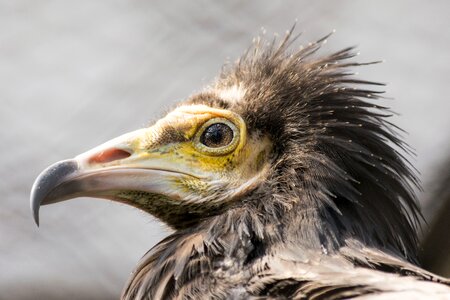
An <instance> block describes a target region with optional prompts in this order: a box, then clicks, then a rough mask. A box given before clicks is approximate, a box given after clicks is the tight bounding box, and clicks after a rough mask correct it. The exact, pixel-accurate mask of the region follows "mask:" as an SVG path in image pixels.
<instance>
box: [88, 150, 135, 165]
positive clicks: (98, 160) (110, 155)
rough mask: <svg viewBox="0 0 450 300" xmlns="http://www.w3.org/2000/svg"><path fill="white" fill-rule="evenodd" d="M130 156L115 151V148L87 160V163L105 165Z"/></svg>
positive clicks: (127, 153)
mask: <svg viewBox="0 0 450 300" xmlns="http://www.w3.org/2000/svg"><path fill="white" fill-rule="evenodd" d="M130 155H131V153H130V152H128V151H125V150H122V149H117V148H111V149H107V150H104V151H101V152H99V153H97V154H95V155H94V156H92V157H91V158H89V163H91V164H105V163H109V162H112V161H115V160H119V159H124V158H127V157H129V156H130Z"/></svg>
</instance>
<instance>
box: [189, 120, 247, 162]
mask: <svg viewBox="0 0 450 300" xmlns="http://www.w3.org/2000/svg"><path fill="white" fill-rule="evenodd" d="M239 137H240V132H239V130H238V128H237V126H236V125H235V124H234V123H232V122H230V121H229V120H227V119H225V118H213V119H210V120H209V121H207V122H206V123H205V124H203V125H202V127H201V128H200V130H199V131H198V132H197V135H196V138H195V146H196V147H197V149H198V150H200V151H201V152H204V153H207V154H211V155H223V154H226V153H230V152H231V151H233V150H234V149H235V148H236V146H237V144H238V142H239Z"/></svg>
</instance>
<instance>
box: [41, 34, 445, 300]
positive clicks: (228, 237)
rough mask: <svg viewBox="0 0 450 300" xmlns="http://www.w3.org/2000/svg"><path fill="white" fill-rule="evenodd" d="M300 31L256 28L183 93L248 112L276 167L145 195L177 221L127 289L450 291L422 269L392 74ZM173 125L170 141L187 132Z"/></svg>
mask: <svg viewBox="0 0 450 300" xmlns="http://www.w3.org/2000/svg"><path fill="white" fill-rule="evenodd" d="M294 40H295V38H292V31H291V32H290V33H289V34H288V35H287V36H286V38H285V39H284V40H283V41H281V42H280V43H279V44H278V42H277V41H275V40H274V41H273V42H272V43H270V44H265V42H264V41H262V40H259V39H258V40H257V41H256V42H255V44H254V45H253V46H252V47H251V48H250V49H249V50H248V51H247V53H246V54H245V55H244V56H243V57H242V58H241V59H240V60H239V61H238V62H237V63H236V64H233V65H230V66H227V67H225V69H224V71H223V72H222V73H221V75H220V76H219V77H218V78H217V80H216V81H215V82H214V83H213V84H212V85H211V86H209V87H208V88H206V89H205V91H204V92H202V93H200V94H196V95H193V96H191V97H190V98H189V99H187V100H186V101H185V102H183V103H182V105H187V106H189V105H198V104H201V105H206V106H207V107H210V108H213V109H221V110H226V111H231V112H233V113H235V114H237V115H239V116H241V117H242V119H243V121H244V122H245V124H246V126H247V135H248V139H249V140H260V139H262V138H263V137H264V138H268V140H270V142H271V148H270V151H269V153H266V152H265V151H261V153H260V154H261V155H258V156H257V158H256V159H255V161H254V164H255V165H256V166H255V168H256V169H257V170H259V169H261V168H263V166H267V168H268V172H267V173H265V174H266V175H265V177H264V178H263V179H262V180H260V181H258V182H257V185H252V186H251V188H249V189H246V190H245V191H246V192H245V193H241V194H239V195H238V196H236V195H234V196H233V197H231V196H230V197H228V196H226V195H228V194H227V188H223V187H222V188H217V189H215V190H213V189H210V190H209V191H210V192H211V193H212V195H213V196H211V194H208V195H205V196H204V197H205V199H208V201H206V200H205V201H203V202H195V201H193V200H192V201H191V200H189V201H182V202H173V201H172V202H170V201H168V200H166V198H158V199H157V200H155V197H154V196H153V195H152V194H148V193H145V192H140V193H139V197H140V198H139V199H141V200H140V201H138V202H139V203H141V204H139V205H137V204H133V205H135V206H137V207H140V208H142V209H145V210H146V211H149V212H150V213H152V214H154V215H156V216H157V217H159V218H160V219H161V220H162V221H164V222H166V223H167V224H169V225H170V226H171V227H173V228H175V229H176V231H175V232H174V233H173V234H171V235H170V236H168V237H167V238H165V239H164V240H163V241H161V242H160V243H158V244H157V245H156V246H155V247H154V248H153V249H151V250H150V251H149V252H148V253H147V254H146V255H145V256H144V257H143V258H142V260H141V261H140V262H139V264H138V267H137V268H136V270H135V271H134V272H133V274H132V275H131V277H130V279H129V281H128V283H127V284H126V287H125V289H124V292H123V295H122V298H123V299H225V298H227V299H349V298H358V299H359V298H361V299H362V298H364V297H367V299H375V298H376V297H380V299H399V298H401V297H403V298H405V299H424V298H423V297H430V298H433V297H435V298H436V299H439V298H442V299H449V297H450V289H449V288H448V287H447V286H446V285H448V284H449V282H448V280H446V279H444V278H440V277H438V276H436V275H433V274H431V273H429V272H427V271H425V270H423V269H421V268H420V267H418V266H417V263H418V262H417V234H416V229H417V228H416V227H417V223H418V219H419V218H420V212H419V208H418V206H417V204H416V201H415V197H414V194H413V187H414V186H415V185H418V182H417V178H416V176H415V172H414V170H413V169H412V167H411V166H410V164H409V163H408V161H407V160H406V158H405V157H404V156H403V155H404V153H408V147H407V146H406V145H405V144H404V143H403V142H402V140H401V139H400V138H399V137H398V135H397V131H398V130H397V128H396V127H395V126H394V125H392V124H390V123H389V122H388V120H387V118H388V117H389V115H390V112H389V110H388V109H387V108H384V107H381V106H379V105H377V104H376V99H378V98H379V97H381V96H380V94H381V93H382V92H381V91H380V90H379V89H378V88H379V86H381V85H380V84H378V83H375V82H368V81H364V80H360V79H356V78H355V77H354V76H353V74H352V73H351V71H350V69H351V68H354V67H358V66H360V65H364V64H361V63H355V62H351V61H349V59H351V58H352V57H354V52H353V49H352V48H347V49H344V50H342V51H339V52H336V53H334V54H331V55H328V56H323V57H320V56H317V55H316V52H317V51H318V50H319V48H320V47H321V44H322V43H323V41H324V40H325V39H321V40H319V41H317V42H316V43H312V44H310V45H308V46H307V47H304V48H302V49H300V50H294V49H293V47H292V46H291V44H292V43H293V42H294ZM230 90H231V91H237V92H236V93H235V94H236V95H234V96H233V97H228V98H227V97H223V93H222V92H221V91H230ZM169 128H172V127H169ZM169 131H170V132H172V134H169V133H167V132H169ZM167 132H166V133H165V134H164V135H163V136H164V137H165V138H164V139H163V141H164V143H168V144H170V141H171V143H175V141H179V140H183V141H184V140H189V139H186V138H185V137H184V138H183V137H180V136H179V135H177V130H175V129H173V128H172V129H170V130H168V131H167ZM168 136H169V137H168ZM153 145H154V144H153ZM255 151H256V150H255ZM224 168H232V167H230V166H227V165H226V164H225V167H224ZM196 188H198V187H196ZM123 197H125V196H123ZM127 197H134V199H135V198H136V197H138V196H137V195H135V194H133V195H132V196H130V194H127ZM227 197H228V198H227ZM215 199H220V201H219V200H217V201H215ZM39 203H40V202H39ZM134 203H136V202H134ZM142 203H145V204H142ZM154 203H158V206H157V208H154V207H155V204H154ZM167 203H170V205H169V204H167ZM146 205H150V206H152V207H153V208H148V206H146ZM371 297H373V298H371ZM389 297H390V298H389ZM414 297H415V298H414ZM377 299H378V298H377Z"/></svg>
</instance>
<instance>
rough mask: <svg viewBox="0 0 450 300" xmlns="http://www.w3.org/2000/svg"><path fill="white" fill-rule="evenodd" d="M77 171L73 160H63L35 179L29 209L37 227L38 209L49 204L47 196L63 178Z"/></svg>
mask: <svg viewBox="0 0 450 300" xmlns="http://www.w3.org/2000/svg"><path fill="white" fill-rule="evenodd" d="M77 170H78V164H77V162H76V161H75V160H65V161H61V162H58V163H56V164H53V165H51V166H50V167H48V168H47V169H46V170H44V171H43V172H42V173H41V174H40V175H39V176H38V178H37V179H36V181H35V182H34V184H33V187H32V188H31V195H30V208H31V212H32V214H33V218H34V222H35V223H36V225H37V226H38V227H39V208H40V207H41V205H43V204H48V203H52V202H49V198H48V197H49V194H50V193H51V192H52V190H53V189H54V188H55V187H57V186H58V185H59V184H60V183H61V182H62V181H64V180H65V178H66V177H67V176H69V175H71V174H73V173H74V172H76V171H77Z"/></svg>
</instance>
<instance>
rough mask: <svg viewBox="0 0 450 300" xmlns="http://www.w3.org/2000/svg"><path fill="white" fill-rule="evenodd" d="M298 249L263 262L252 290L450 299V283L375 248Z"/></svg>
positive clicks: (266, 295) (270, 295)
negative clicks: (337, 249)
mask: <svg viewBox="0 0 450 300" xmlns="http://www.w3.org/2000/svg"><path fill="white" fill-rule="evenodd" d="M297 250H298V249H296V248H295V247H293V248H289V247H283V248H280V249H277V250H275V251H274V253H272V254H271V255H268V256H266V257H264V258H262V261H261V262H260V264H261V265H264V266H265V268H264V271H263V272H259V273H255V276H254V277H253V278H252V279H251V280H250V281H249V285H248V286H247V291H248V292H249V293H250V294H252V295H257V296H259V297H258V299H349V298H352V299H401V298H404V299H450V280H448V279H446V278H443V277H439V276H437V275H435V274H432V273H430V272H428V271H426V270H424V269H422V268H420V267H418V266H416V265H413V264H411V263H409V262H407V261H405V260H404V259H402V258H400V257H398V256H396V255H395V254H392V253H389V251H382V250H379V249H374V248H369V247H342V248H341V249H339V251H338V252H336V253H332V254H329V253H318V252H317V251H311V250H306V249H303V250H302V251H297Z"/></svg>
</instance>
